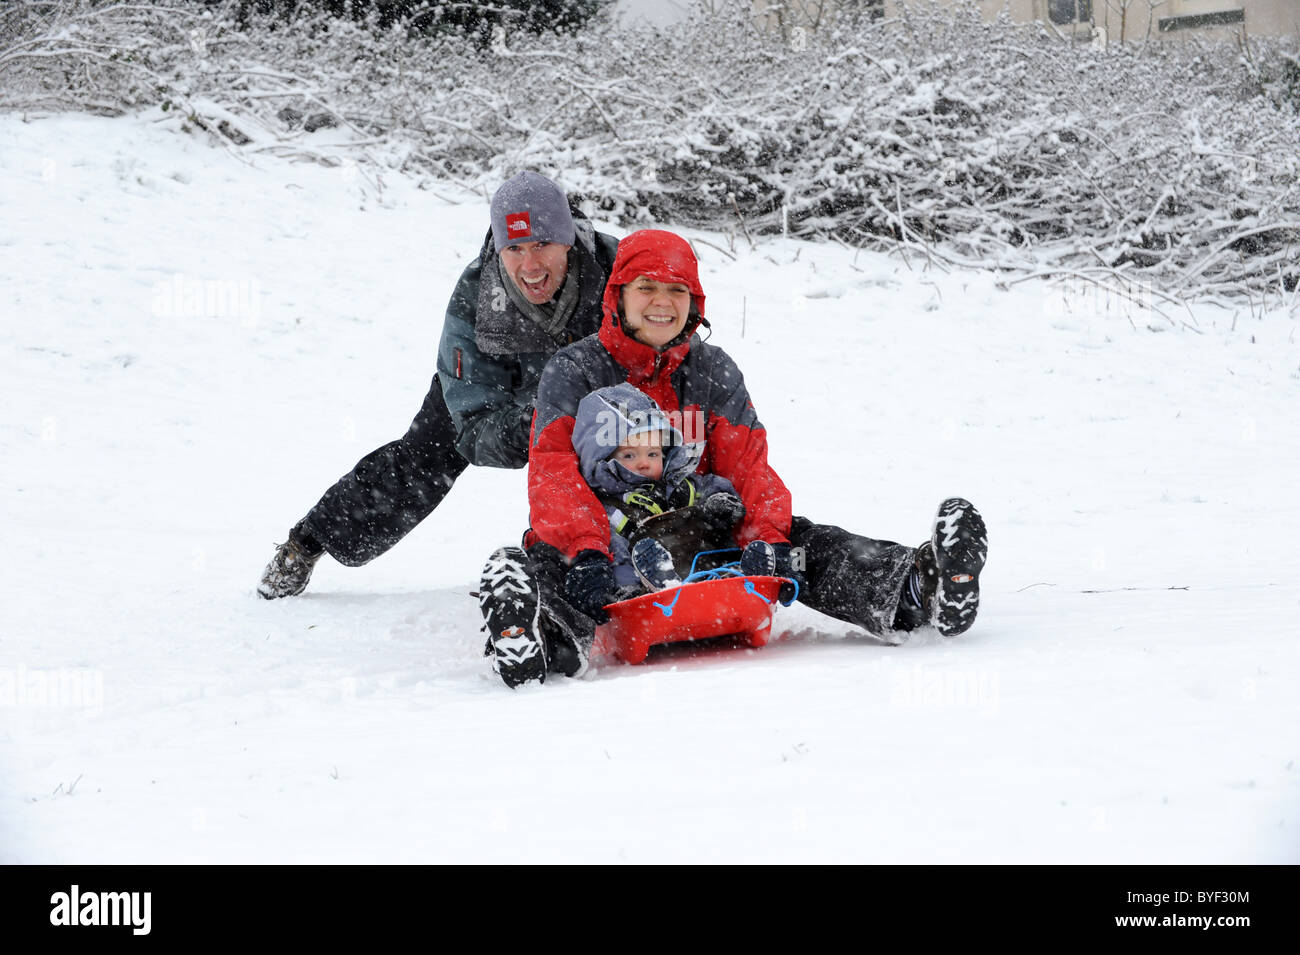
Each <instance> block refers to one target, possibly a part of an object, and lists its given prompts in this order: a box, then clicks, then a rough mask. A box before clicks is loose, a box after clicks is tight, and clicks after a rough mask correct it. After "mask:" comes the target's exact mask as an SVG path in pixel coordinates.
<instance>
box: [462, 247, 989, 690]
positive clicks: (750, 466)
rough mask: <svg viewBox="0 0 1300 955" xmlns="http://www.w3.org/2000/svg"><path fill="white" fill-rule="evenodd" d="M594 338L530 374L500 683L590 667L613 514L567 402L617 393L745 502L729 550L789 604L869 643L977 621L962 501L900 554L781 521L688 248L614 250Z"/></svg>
mask: <svg viewBox="0 0 1300 955" xmlns="http://www.w3.org/2000/svg"><path fill="white" fill-rule="evenodd" d="M603 307H604V318H603V322H602V324H601V327H600V331H599V332H598V333H597V334H596V335H593V336H590V337H588V338H584V339H583V340H582V341H579V342H576V343H574V344H572V345H569V346H567V347H565V348H563V349H561V350H560V351H559V352H557V353H556V354H555V356H554V357H552V358H551V360H550V362H549V363H548V364H547V366H546V368H545V370H544V371H543V372H542V378H541V382H540V384H539V385H538V389H537V404H536V414H535V416H534V418H533V432H532V440H531V445H530V449H529V459H528V499H529V509H530V520H531V525H532V526H531V528H530V529H529V531H528V533H527V534H525V535H524V547H525V548H526V551H527V552H526V553H525V552H524V551H523V550H520V549H519V548H503V549H501V550H498V551H497V552H496V553H495V554H493V556H492V558H491V559H489V561H488V564H487V566H486V567H485V568H484V573H483V581H482V586H481V588H480V594H481V598H480V599H481V602H482V608H483V612H484V615H485V617H486V618H487V621H488V628H489V634H490V637H489V642H490V644H491V649H492V652H493V655H494V657H495V668H496V670H497V672H498V673H499V674H500V675H501V677H502V679H503V680H505V682H506V683H507V684H509V685H511V686H514V685H517V684H519V683H522V682H526V681H528V680H543V679H544V678H545V674H546V673H547V672H548V671H549V672H561V673H565V674H566V675H569V676H575V675H578V674H580V673H581V672H583V671H584V670H585V669H586V658H587V652H588V651H589V649H590V647H591V643H592V639H593V636H594V632H595V627H596V625H597V624H598V623H602V622H604V621H605V620H606V619H608V615H607V614H606V613H605V611H604V609H603V608H604V606H605V605H606V604H607V603H609V602H610V600H611V599H612V597H613V595H614V592H615V590H616V587H615V584H614V573H613V566H612V564H611V562H610V551H609V541H610V536H609V535H610V526H609V517H608V515H607V514H606V511H605V509H604V507H603V505H602V504H601V502H600V501H599V499H598V498H597V497H596V495H595V493H594V492H593V491H592V490H591V488H590V487H588V486H587V483H586V482H585V481H584V480H583V478H582V475H581V473H580V471H579V466H578V455H577V453H576V452H575V451H574V448H573V441H572V436H573V426H574V421H575V415H576V413H577V408H578V402H579V401H581V400H582V398H583V397H585V396H586V395H587V394H589V393H590V392H592V391H595V390H596V389H598V388H604V387H608V386H611V385H616V384H619V383H621V382H624V381H626V382H629V383H631V384H632V385H633V386H635V387H636V388H638V389H640V390H641V391H642V392H644V393H645V394H647V395H649V396H650V397H651V398H653V399H654V400H655V401H656V402H657V403H658V405H659V406H660V407H661V408H662V409H664V410H665V411H666V412H668V413H669V415H670V417H671V418H672V419H673V423H674V425H675V426H676V427H677V430H678V431H681V432H682V433H683V434H684V435H685V438H686V440H687V441H688V442H703V444H704V453H703V457H702V459H701V462H700V466H699V470H700V471H701V472H704V473H712V474H717V475H720V476H722V477H725V478H727V479H728V480H729V481H731V483H732V484H733V485H734V486H735V488H736V492H737V493H738V494H739V496H740V499H741V501H742V502H743V504H744V509H745V513H744V517H743V518H742V519H741V521H740V522H739V524H738V525H737V526H736V531H735V542H736V544H737V546H740V547H744V546H745V545H746V544H748V543H750V542H751V541H756V540H763V541H767V542H768V543H770V544H772V545H773V548H774V550H775V552H776V558H777V566H776V573H777V574H778V575H779V576H784V577H790V578H793V579H795V580H797V581H799V584H800V588H799V599H800V601H801V602H803V603H805V604H807V605H809V606H811V607H813V608H814V609H817V610H820V611H822V612H823V613H827V614H830V615H831V616H834V617H837V618H839V619H841V620H846V621H848V622H850V623H854V624H857V625H858V626H862V627H865V628H866V629H868V630H870V631H871V632H873V633H882V632H884V631H888V630H894V629H905V630H911V629H913V628H914V627H916V626H918V625H919V624H921V623H924V622H927V621H929V622H932V623H934V624H935V626H936V627H937V628H938V629H939V630H940V631H941V632H943V633H945V634H948V635H955V634H957V633H961V632H963V631H965V630H966V629H967V628H968V627H969V626H970V624H971V623H972V622H973V621H974V617H975V611H976V609H977V607H978V602H979V580H978V578H979V572H980V570H981V569H982V567H983V564H984V558H985V554H986V551H987V535H986V533H985V530H984V524H983V521H982V519H981V518H980V516H979V513H978V512H977V511H976V510H975V509H974V507H972V506H971V505H970V504H969V503H968V502H966V501H964V500H962V499H960V498H950V499H949V500H947V501H945V502H944V503H943V505H941V506H940V510H939V516H938V518H937V519H936V526H935V530H934V532H933V533H932V535H931V537H932V539H931V541H927V542H926V543H925V544H923V545H922V546H921V547H920V548H915V549H914V548H911V547H904V546H902V545H899V544H894V543H891V542H888V541H875V540H871V539H869V538H865V537H861V536H859V535H856V534H851V533H849V532H848V531H845V530H843V529H842V528H839V527H834V526H832V525H825V524H814V523H812V522H811V521H809V520H807V519H805V518H800V517H792V515H791V504H790V492H789V491H788V490H787V489H786V486H785V484H784V483H782V481H781V479H780V478H779V477H778V476H777V475H776V473H775V472H774V471H773V470H772V468H771V467H770V465H769V464H768V462H767V432H766V430H765V429H764V428H763V426H762V424H761V423H760V422H759V420H758V416H757V414H756V413H755V411H754V405H753V402H752V401H750V399H749V393H748V391H747V390H746V388H745V381H744V377H743V376H742V375H741V373H740V369H738V368H737V367H736V364H735V362H733V361H732V360H731V358H730V356H728V355H727V353H726V352H724V351H723V350H722V349H721V348H719V347H717V346H716V345H710V344H708V343H706V342H703V341H701V340H700V339H699V338H698V337H696V336H695V331H696V329H697V328H699V326H700V325H706V326H707V322H706V321H705V318H704V290H703V289H702V288H701V287H700V281H699V272H698V266H697V263H696V259H695V254H694V252H693V251H692V250H691V247H690V245H689V244H688V243H687V242H686V241H685V240H684V239H682V238H681V237H680V236H677V235H675V234H673V233H671V232H662V231H657V230H644V231H641V232H635V233H633V234H632V235H630V236H628V237H627V238H626V239H624V240H623V241H622V242H620V243H619V247H618V255H617V257H616V258H615V260H614V265H613V268H612V270H611V272H610V277H609V282H608V284H607V285H606V287H605V296H604V303H603Z"/></svg>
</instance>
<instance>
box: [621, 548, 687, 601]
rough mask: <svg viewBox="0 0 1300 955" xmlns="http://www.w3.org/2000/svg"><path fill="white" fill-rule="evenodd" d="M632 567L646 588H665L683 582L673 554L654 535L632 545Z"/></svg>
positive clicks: (652, 589)
mask: <svg viewBox="0 0 1300 955" xmlns="http://www.w3.org/2000/svg"><path fill="white" fill-rule="evenodd" d="M632 568H633V569H634V570H635V571H636V576H637V579H638V580H639V581H641V584H642V585H643V586H644V587H645V589H646V590H650V591H655V590H663V589H664V588H665V587H676V586H678V585H679V584H680V583H681V582H682V579H681V578H680V577H678V576H677V570H676V568H674V567H673V555H672V554H670V553H668V548H667V547H665V546H664V545H663V544H661V543H659V542H658V541H657V540H655V539H654V538H653V537H643V538H641V539H640V540H639V541H637V542H636V543H635V544H633V545H632Z"/></svg>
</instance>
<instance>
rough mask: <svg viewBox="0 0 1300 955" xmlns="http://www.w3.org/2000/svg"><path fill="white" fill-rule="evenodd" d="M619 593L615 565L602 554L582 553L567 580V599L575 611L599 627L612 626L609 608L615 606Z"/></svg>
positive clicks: (565, 589)
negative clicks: (615, 579)
mask: <svg viewBox="0 0 1300 955" xmlns="http://www.w3.org/2000/svg"><path fill="white" fill-rule="evenodd" d="M617 593H618V585H617V584H616V583H615V582H614V564H613V562H611V561H610V559H609V558H608V557H606V556H605V555H604V554H602V553H601V552H600V551H598V550H584V551H579V552H578V556H577V557H575V558H573V564H572V566H570V567H569V572H568V574H566V575H565V577H564V595H565V596H566V597H568V599H569V603H570V604H572V605H573V608H574V609H575V610H580V611H581V612H582V613H585V614H586V615H587V616H588V617H590V618H591V619H592V620H594V621H596V623H598V624H599V623H608V622H609V614H608V613H606V612H605V604H609V603H613V602H614V600H615V599H616V597H617Z"/></svg>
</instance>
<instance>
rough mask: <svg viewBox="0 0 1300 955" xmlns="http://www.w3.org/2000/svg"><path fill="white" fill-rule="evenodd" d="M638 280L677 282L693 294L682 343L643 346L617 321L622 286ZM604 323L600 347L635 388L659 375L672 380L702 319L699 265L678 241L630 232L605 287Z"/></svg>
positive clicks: (674, 237)
mask: <svg viewBox="0 0 1300 955" xmlns="http://www.w3.org/2000/svg"><path fill="white" fill-rule="evenodd" d="M639 275H644V276H647V277H649V278H652V279H654V280H655V281H656V282H681V283H682V284H683V285H685V286H686V287H687V288H689V289H690V290H691V303H692V304H693V305H694V306H695V311H696V312H697V313H698V314H699V317H698V318H696V317H694V316H692V317H691V318H690V319H689V320H688V321H687V324H686V328H685V329H683V335H684V336H685V340H684V341H682V342H681V343H680V344H677V345H674V346H672V347H671V348H669V349H668V350H667V351H664V352H657V351H655V350H654V349H653V348H651V347H650V346H649V345H643V344H641V342H639V341H637V340H636V339H635V338H632V337H631V336H629V335H628V334H627V333H626V332H624V331H623V326H622V323H621V322H620V321H619V317H618V301H619V295H620V293H621V290H622V288H623V286H624V285H626V284H627V283H628V282H630V281H632V280H633V279H634V278H636V277H637V276H639ZM604 311H605V316H604V320H603V321H602V322H601V325H600V342H601V344H602V345H604V346H605V349H606V350H607V351H608V352H609V353H610V354H611V355H613V356H614V360H615V361H617V362H618V363H619V364H620V365H622V366H623V367H624V368H626V369H627V370H628V380H629V381H631V382H633V383H634V384H636V383H638V382H639V381H648V380H649V379H651V378H653V377H654V376H655V374H656V372H658V373H659V374H662V375H670V374H672V373H673V371H674V370H675V369H676V368H677V366H678V365H680V364H681V363H682V361H683V360H684V359H685V358H686V355H687V353H688V352H689V351H690V350H691V335H693V334H694V333H695V329H696V328H697V327H699V324H700V322H701V321H703V320H704V289H703V288H702V287H701V286H700V273H699V265H698V263H697V262H696V260H695V253H694V252H693V251H692V250H691V246H690V243H688V242H687V241H686V240H685V239H683V238H682V237H681V236H679V235H676V234H674V233H672V232H663V231H660V230H658V229H642V230H641V231H640V232H633V233H632V234H631V235H629V236H628V237H627V238H626V239H624V240H623V241H622V242H620V243H619V244H618V255H616V256H615V258H614V266H613V268H612V269H611V270H610V273H609V282H608V284H606V286H605V299H604Z"/></svg>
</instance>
